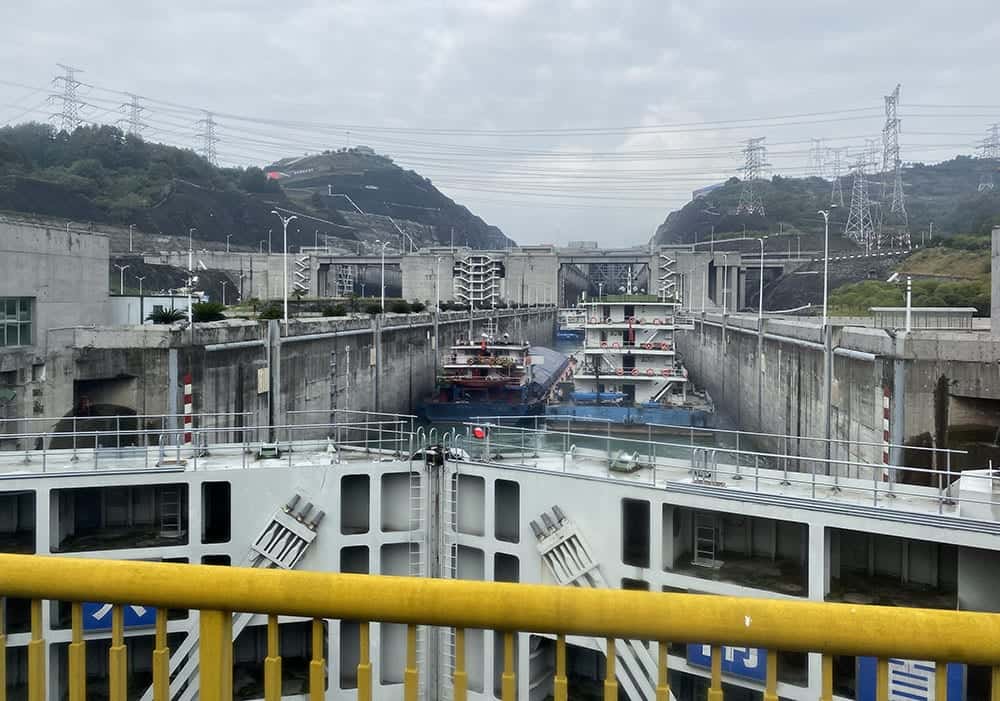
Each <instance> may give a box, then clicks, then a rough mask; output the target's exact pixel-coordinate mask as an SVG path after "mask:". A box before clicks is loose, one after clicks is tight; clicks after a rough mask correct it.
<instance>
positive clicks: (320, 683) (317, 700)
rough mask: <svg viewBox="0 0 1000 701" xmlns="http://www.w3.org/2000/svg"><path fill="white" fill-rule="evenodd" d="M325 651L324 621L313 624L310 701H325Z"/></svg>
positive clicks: (314, 621)
mask: <svg viewBox="0 0 1000 701" xmlns="http://www.w3.org/2000/svg"><path fill="white" fill-rule="evenodd" d="M323 653H324V649H323V621H321V620H320V619H318V618H314V619H313V622H312V660H310V661H309V701H323V698H324V697H325V696H326V661H325V660H324V654H323Z"/></svg>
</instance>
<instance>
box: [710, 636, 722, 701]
mask: <svg viewBox="0 0 1000 701" xmlns="http://www.w3.org/2000/svg"><path fill="white" fill-rule="evenodd" d="M708 701H722V648H721V647H720V646H718V645H713V646H712V685H711V686H710V687H708Z"/></svg>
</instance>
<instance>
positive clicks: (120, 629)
mask: <svg viewBox="0 0 1000 701" xmlns="http://www.w3.org/2000/svg"><path fill="white" fill-rule="evenodd" d="M127 655H128V651H127V650H126V649H125V609H124V608H122V605H121V604H115V606H114V608H113V609H111V647H110V648H108V698H110V699H111V701H125V698H126V694H127V689H128V682H127V679H126V674H127V672H126V670H127V666H126V663H127Z"/></svg>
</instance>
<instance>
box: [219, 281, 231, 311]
mask: <svg viewBox="0 0 1000 701" xmlns="http://www.w3.org/2000/svg"><path fill="white" fill-rule="evenodd" d="M228 284H229V280H223V281H222V282H220V283H219V285H220V286H221V287H222V306H226V285H228Z"/></svg>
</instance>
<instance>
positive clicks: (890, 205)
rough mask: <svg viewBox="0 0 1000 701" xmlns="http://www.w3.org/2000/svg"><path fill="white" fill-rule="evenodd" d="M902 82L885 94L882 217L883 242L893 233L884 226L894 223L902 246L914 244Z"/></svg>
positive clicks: (895, 237)
mask: <svg viewBox="0 0 1000 701" xmlns="http://www.w3.org/2000/svg"><path fill="white" fill-rule="evenodd" d="M899 87H900V86H899V85H898V84H897V85H896V89H895V90H893V91H892V93H891V94H890V95H886V96H885V126H884V127H883V128H882V197H881V207H880V214H881V216H880V217H879V243H880V244H881V243H883V242H885V243H888V242H889V232H885V231H884V230H883V227H884V226H885V225H886V223H887V222H889V223H891V225H892V227H893V228H892V232H891V234H892V236H891V238H892V242H893V243H895V244H896V245H897V246H900V247H902V248H909V247H910V227H909V222H908V220H907V216H906V200H905V198H904V196H903V162H902V159H901V158H900V156H899V117H898V115H897V108H898V107H899Z"/></svg>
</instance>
